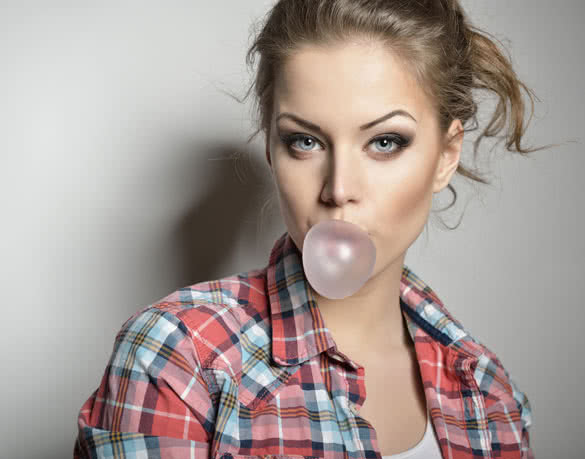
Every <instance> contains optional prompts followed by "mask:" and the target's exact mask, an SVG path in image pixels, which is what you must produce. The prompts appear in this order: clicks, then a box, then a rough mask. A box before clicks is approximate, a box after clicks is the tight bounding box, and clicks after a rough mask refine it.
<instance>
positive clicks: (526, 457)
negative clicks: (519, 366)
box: [510, 378, 534, 459]
mask: <svg viewBox="0 0 585 459" xmlns="http://www.w3.org/2000/svg"><path fill="white" fill-rule="evenodd" d="M510 385H511V386H512V390H513V392H514V399H515V400H516V403H517V404H518V408H519V410H520V419H521V421H522V436H521V445H520V450H521V452H522V459H534V453H533V452H532V448H531V446H530V432H529V429H530V427H531V426H532V407H531V406H530V400H528V397H527V396H526V394H525V393H524V392H522V391H521V390H520V389H519V388H518V386H517V384H516V383H515V382H514V380H513V379H512V378H510Z"/></svg>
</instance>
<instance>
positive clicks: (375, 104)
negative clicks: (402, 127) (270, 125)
mask: <svg viewBox="0 0 585 459" xmlns="http://www.w3.org/2000/svg"><path fill="white" fill-rule="evenodd" d="M274 91H275V104H276V105H277V107H278V108H285V107H286V108H295V109H298V110H302V111H303V112H307V113H308V112H310V113H321V110H326V112H327V113H329V114H331V113H336V114H341V115H344V116H348V114H350V113H355V114H356V116H357V115H358V114H359V113H364V114H366V115H367V116H371V115H372V113H376V112H378V111H380V112H382V111H383V110H384V109H387V108H388V107H389V106H391V107H396V108H405V109H407V110H408V111H410V113H412V114H413V116H415V118H417V119H419V118H422V117H423V116H424V115H425V114H426V113H427V112H428V111H429V109H430V107H429V106H430V103H429V101H428V100H427V98H426V96H425V94H424V93H423V91H422V88H421V87H420V86H419V85H418V83H417V81H416V80H415V78H414V76H413V75H412V74H411V73H410V70H409V69H408V68H407V66H406V65H405V63H404V62H402V61H401V59H400V58H399V57H398V56H397V55H396V54H395V53H393V52H392V51H391V50H390V49H389V48H388V47H385V46H384V45H382V44H373V43H344V44H335V45H328V46H316V45H307V46H304V47H302V48H300V49H299V50H297V51H295V52H294V53H293V54H291V56H289V57H288V58H287V59H286V61H285V62H284V64H283V66H282V68H281V69H280V72H279V73H278V75H277V77H276V80H275V88H274ZM323 113H324V112H323ZM417 115H418V116H417Z"/></svg>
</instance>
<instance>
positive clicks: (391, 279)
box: [311, 255, 413, 356]
mask: <svg viewBox="0 0 585 459" xmlns="http://www.w3.org/2000/svg"><path fill="white" fill-rule="evenodd" d="M403 262H404V255H403V256H402V257H400V258H399V259H398V260H396V262H395V263H393V264H392V265H389V266H387V267H386V268H385V269H384V270H383V271H382V272H380V273H378V274H376V275H374V276H373V277H371V278H370V279H369V280H368V282H366V284H364V286H363V287H362V288H361V289H360V290H359V291H358V292H356V293H355V294H354V295H352V296H350V297H347V298H343V299H341V300H332V299H329V298H326V297H323V296H321V295H319V294H318V293H317V292H315V291H314V290H313V289H312V288H311V293H312V294H313V297H314V298H315V300H316V301H317V304H318V306H319V311H320V313H321V316H322V318H323V322H324V324H325V326H326V327H327V328H328V329H329V331H330V332H331V335H332V337H333V339H334V341H335V343H336V344H337V348H338V350H339V351H340V352H342V353H344V354H346V355H348V356H349V355H356V354H364V353H368V351H372V352H373V351H376V350H380V349H389V348H390V349H404V348H409V347H411V346H412V344H413V343H412V339H411V337H410V335H409V333H408V330H407V328H406V323H405V321H404V318H403V315H402V310H401V308H400V280H401V278H402V266H403Z"/></svg>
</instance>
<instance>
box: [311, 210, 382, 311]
mask: <svg viewBox="0 0 585 459" xmlns="http://www.w3.org/2000/svg"><path fill="white" fill-rule="evenodd" d="M375 263H376V247H375V245H374V243H373V242H372V240H371V239H370V237H369V235H368V233H366V232H365V231H363V230H362V229H361V228H359V227H358V226H356V225H354V224H353V223H349V222H346V221H343V220H326V221H323V222H321V223H318V224H316V225H314V226H313V227H311V229H310V230H309V231H308V232H307V234H306V235H305V240H304V242H303V268H304V270H305V276H306V277H307V280H308V281H309V284H311V287H313V289H314V290H315V291H316V292H317V293H319V294H320V295H322V296H324V297H326V298H330V299H341V298H345V297H347V296H351V295H353V294H354V293H355V292H357V291H358V290H359V289H360V288H361V287H362V286H363V285H364V284H365V283H366V281H367V280H368V279H369V278H370V275H371V274H372V271H373V269H374V264H375Z"/></svg>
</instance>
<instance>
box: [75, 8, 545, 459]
mask: <svg viewBox="0 0 585 459" xmlns="http://www.w3.org/2000/svg"><path fill="white" fill-rule="evenodd" d="M256 52H258V53H259V54H260V57H261V59H260V64H259V68H258V73H257V76H256V79H255V82H254V85H253V87H254V88H255V95H256V96H257V103H258V108H259V113H260V119H259V121H260V129H259V130H262V131H263V132H264V133H265V135H266V160H267V165H268V167H270V170H271V172H272V175H273V178H274V182H275V186H276V190H277V195H278V198H279V203H280V208H281V212H282V215H283V219H284V221H285V224H286V227H287V230H288V231H287V232H286V233H284V234H283V235H282V236H281V237H280V238H279V239H278V240H277V241H276V243H275V244H274V247H273V249H272V251H271V254H270V258H269V261H268V264H267V265H266V266H265V267H264V268H262V269H254V270H251V271H247V272H242V273H238V274H234V275H232V276H229V277H225V278H222V279H217V280H213V281H206V282H201V283H198V284H195V285H191V286H187V287H184V288H181V289H179V290H177V291H176V292H173V293H171V294H169V295H168V296H166V297H165V298H163V299H161V300H160V301H158V302H156V303H154V304H152V305H149V306H148V307H146V308H144V309H142V310H140V311H138V312H136V313H135V314H134V315H133V316H132V317H131V318H130V319H128V321H126V323H125V324H124V325H123V326H122V329H121V330H120V332H119V333H118V335H117V337H116V342H115V345H114V350H113V354H112V357H111V360H110V362H109V364H108V366H107V368H106V372H105V374H104V376H103V378H102V381H101V384H100V386H99V388H98V389H97V390H96V391H95V392H94V393H93V394H92V396H91V397H90V398H89V399H88V400H87V402H86V403H85V404H84V406H83V407H82V409H81V411H80V413H79V418H78V425H79V436H78V439H77V442H76V444H75V451H74V455H75V457H126V458H128V457H136V458H138V457H161V458H171V457H173V458H179V457H181V458H183V457H184V458H187V457H191V458H204V457H205V458H207V457H210V458H245V457H250V458H259V457H279V458H291V457H311V458H312V457H322V458H344V457H351V458H373V457H376V458H380V457H382V458H387V457H392V458H406V457H408V458H454V459H458V458H473V457H505V458H532V457H533V453H532V450H531V448H530V443H529V431H528V428H529V427H530V425H531V423H532V421H531V408H530V404H529V401H528V399H527V397H526V395H525V394H524V393H523V392H521V391H520V390H519V388H518V387H517V385H516V384H515V383H514V382H513V381H512V379H511V377H510V376H509V374H508V373H507V372H506V370H505V369H504V367H503V366H502V364H501V362H500V361H499V360H498V358H497V357H496V355H494V354H493V353H492V352H491V351H490V350H489V349H488V348H487V347H485V346H484V345H482V344H481V343H480V342H478V341H477V340H476V339H474V338H473V337H472V336H471V335H470V334H469V333H468V332H467V331H466V330H465V329H464V328H463V326H462V325H461V324H460V323H459V322H458V321H457V320H455V319H454V318H453V317H452V316H451V315H450V313H449V312H448V311H447V309H446V308H445V306H444V305H443V303H442V302H441V301H440V299H439V298H438V297H437V295H436V294H435V293H434V291H433V290H432V289H431V288H430V286H428V285H427V284H425V283H424V282H423V280H421V279H420V278H419V277H417V276H416V274H415V273H414V272H413V271H411V270H410V269H409V268H408V267H407V266H405V265H404V259H405V255H406V251H407V250H408V248H409V247H410V246H411V244H412V243H413V242H414V241H415V240H416V239H417V237H418V236H419V234H420V233H421V231H422V230H423V228H424V226H425V224H426V222H427V219H428V216H429V212H430V208H431V204H432V199H433V195H434V194H436V193H439V192H440V191H441V190H443V189H445V188H449V189H450V190H451V191H452V192H453V194H454V196H456V194H455V190H454V189H453V187H452V186H451V185H450V183H449V182H450V180H451V178H452V177H453V175H454V174H455V173H456V172H459V173H460V174H462V175H464V176H466V177H468V178H470V179H472V180H476V181H479V182H482V183H486V182H485V180H483V179H482V178H481V177H480V176H479V175H476V174H475V173H474V172H472V171H470V170H467V169H465V168H464V167H463V165H462V164H460V154H461V150H462V141H463V135H464V132H465V131H470V130H472V129H473V128H470V127H469V126H472V125H473V123H475V122H476V118H475V114H476V111H477V105H476V102H475V101H474V98H473V93H472V92H473V90H475V89H485V90H489V91H493V93H494V94H495V95H496V96H497V97H498V101H499V104H498V106H497V107H496V111H495V112H494V114H493V117H492V119H491V121H490V122H489V123H488V125H487V126H486V128H485V130H484V131H482V132H481V135H480V136H479V137H478V139H477V141H476V143H475V144H474V146H475V148H476V150H477V147H478V144H479V142H480V141H481V140H482V138H484V137H485V136H488V137H491V136H495V135H497V134H499V133H501V132H502V131H503V130H504V129H505V128H506V127H507V128H508V131H507V132H505V133H506V147H507V149H508V150H510V151H517V152H520V153H528V152H529V151H534V150H528V149H525V148H523V147H522V145H521V140H522V136H523V134H524V131H525V125H524V119H525V118H524V111H525V110H524V109H525V106H524V103H523V99H522V97H521V90H525V91H526V92H527V93H528V95H529V96H530V101H531V102H532V96H531V93H530V91H529V90H528V88H526V87H525V86H524V84H523V83H522V82H520V81H519V80H518V79H517V78H516V75H515V73H514V71H513V69H512V67H511V64H510V62H509V61H508V60H507V59H506V57H505V56H504V55H503V54H502V53H501V51H500V50H499V49H498V47H497V46H496V45H495V44H494V42H492V41H491V40H490V39H489V38H487V36H486V35H485V34H482V33H481V32H480V31H479V30H478V29H476V28H474V27H472V26H471V25H470V24H469V21H468V19H467V18H466V16H465V14H464V12H463V10H462V9H461V7H460V5H459V4H458V2H457V1H456V0H426V1H414V0H412V1H394V0H386V1H381V0H281V1H279V2H278V3H277V4H276V5H275V6H274V7H273V8H272V9H271V10H270V12H269V14H268V16H267V18H266V23H265V24H264V27H263V29H262V30H261V32H260V34H259V35H258V37H257V39H256V41H255V42H254V44H253V45H252V47H251V48H250V50H249V52H248V62H249V63H252V64H253V61H254V59H253V56H254V53H256ZM466 127H467V128H466ZM257 132H259V131H257ZM257 132H256V133H257ZM329 219H339V220H344V221H348V222H351V223H353V224H355V225H357V226H359V227H361V228H362V229H363V230H364V231H367V233H368V235H369V236H370V238H371V239H372V241H373V242H374V243H375V246H376V248H377V256H376V264H375V266H374V270H373V273H372V275H371V277H370V278H369V279H368V281H367V282H366V284H365V285H364V286H363V287H362V288H361V289H360V290H359V291H358V292H357V293H355V294H354V295H352V296H350V297H347V298H344V299H341V300H331V299H329V298H326V297H323V296H321V295H319V294H318V293H317V292H316V291H315V290H313V288H312V286H311V285H310V284H309V283H308V282H307V279H306V277H305V275H304V272H303V265H302V253H303V243H304V238H305V235H306V234H307V232H308V230H309V229H310V228H311V227H312V226H313V225H315V224H317V223H320V222H323V221H325V220H329ZM366 394H367V396H366Z"/></svg>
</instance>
